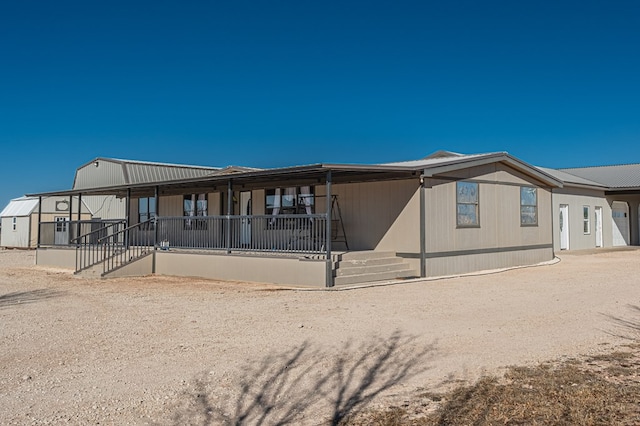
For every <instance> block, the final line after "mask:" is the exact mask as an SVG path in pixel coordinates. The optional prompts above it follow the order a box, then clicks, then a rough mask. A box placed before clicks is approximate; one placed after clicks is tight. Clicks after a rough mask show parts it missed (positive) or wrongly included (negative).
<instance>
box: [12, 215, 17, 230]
mask: <svg viewBox="0 0 640 426" xmlns="http://www.w3.org/2000/svg"><path fill="white" fill-rule="evenodd" d="M11 229H12V230H14V231H15V230H16V229H18V218H17V217H14V218H13V219H11Z"/></svg>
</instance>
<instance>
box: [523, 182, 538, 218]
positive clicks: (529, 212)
mask: <svg viewBox="0 0 640 426" xmlns="http://www.w3.org/2000/svg"><path fill="white" fill-rule="evenodd" d="M537 224H538V190H537V189H536V188H532V187H530V186H521V187H520V225H521V226H535V225H537Z"/></svg>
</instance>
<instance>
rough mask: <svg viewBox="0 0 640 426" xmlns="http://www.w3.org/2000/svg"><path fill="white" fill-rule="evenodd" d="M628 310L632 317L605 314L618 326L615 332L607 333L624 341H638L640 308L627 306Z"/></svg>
mask: <svg viewBox="0 0 640 426" xmlns="http://www.w3.org/2000/svg"><path fill="white" fill-rule="evenodd" d="M627 308H628V309H629V310H630V311H631V315H630V317H629V316H628V317H618V316H615V315H608V314H603V315H604V316H605V317H607V318H609V320H610V321H611V322H612V323H613V324H614V325H615V326H616V330H615V331H605V332H606V333H607V334H610V335H612V336H615V337H620V338H623V339H628V340H638V338H640V319H639V318H640V306H637V305H627Z"/></svg>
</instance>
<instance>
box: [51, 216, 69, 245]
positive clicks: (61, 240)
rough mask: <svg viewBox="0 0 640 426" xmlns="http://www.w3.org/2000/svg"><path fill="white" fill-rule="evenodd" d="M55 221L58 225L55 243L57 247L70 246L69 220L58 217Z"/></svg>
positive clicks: (56, 226) (56, 225)
mask: <svg viewBox="0 0 640 426" xmlns="http://www.w3.org/2000/svg"><path fill="white" fill-rule="evenodd" d="M54 220H55V222H56V224H55V232H54V238H53V243H54V244H55V245H66V244H69V218H68V217H56V218H55V219H54Z"/></svg>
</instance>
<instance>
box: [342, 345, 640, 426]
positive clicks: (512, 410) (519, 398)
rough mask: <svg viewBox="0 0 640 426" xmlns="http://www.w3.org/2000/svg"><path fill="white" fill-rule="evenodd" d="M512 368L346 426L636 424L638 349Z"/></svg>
mask: <svg viewBox="0 0 640 426" xmlns="http://www.w3.org/2000/svg"><path fill="white" fill-rule="evenodd" d="M634 349H635V350H634V352H612V353H611V354H608V355H601V356H595V357H589V358H585V359H583V360H580V361H576V360H575V359H572V360H568V361H564V362H557V363H547V364H541V365H539V366H536V367H512V368H510V369H509V370H508V371H507V373H505V375H504V377H502V378H496V377H483V378H481V379H480V380H479V381H477V382H476V383H474V384H472V385H467V386H459V387H457V388H456V389H454V390H453V391H451V392H449V393H445V394H433V393H423V394H421V395H419V396H417V397H416V398H415V400H414V401H411V402H410V403H408V404H405V405H404V406H402V407H391V408H389V409H386V410H378V411H369V412H366V413H363V414H361V415H358V416H354V417H352V418H350V419H347V420H346V421H345V422H344V424H345V425H348V426H356V425H357V426H360V425H365V424H366V425H378V426H397V425H421V426H422V425H424V426H432V425H550V424H552V425H636V424H640V405H639V404H640V383H639V382H640V378H639V377H638V372H639V369H638V366H639V365H640V351H638V350H637V349H636V348H634Z"/></svg>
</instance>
